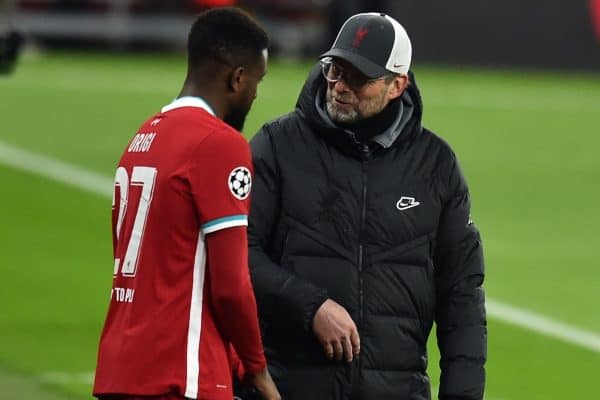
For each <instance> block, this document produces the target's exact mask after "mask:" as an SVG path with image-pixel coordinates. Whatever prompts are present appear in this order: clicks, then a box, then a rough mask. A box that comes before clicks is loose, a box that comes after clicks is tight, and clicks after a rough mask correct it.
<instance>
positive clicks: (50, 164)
mask: <svg viewBox="0 0 600 400" xmlns="http://www.w3.org/2000/svg"><path fill="white" fill-rule="evenodd" d="M0 163H2V164H5V165H8V166H9V167H13V168H16V169H21V170H24V171H27V172H31V173H33V174H36V175H41V176H43V177H45V178H49V179H52V180H54V181H58V182H61V183H66V184H67V185H70V186H74V187H76V188H79V189H83V190H85V191H87V192H91V193H95V194H99V195H103V196H109V197H110V196H112V188H113V180H112V179H109V178H107V177H106V176H104V175H101V174H98V173H96V172H92V171H88V170H86V169H84V168H81V167H79V166H76V165H73V164H69V163H66V162H63V161H60V160H57V159H55V158H50V157H46V156H42V155H38V154H35V153H32V152H29V151H27V150H22V149H19V148H18V147H15V146H12V145H10V144H7V143H4V142H0Z"/></svg>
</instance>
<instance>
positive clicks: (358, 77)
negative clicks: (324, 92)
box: [321, 57, 395, 90]
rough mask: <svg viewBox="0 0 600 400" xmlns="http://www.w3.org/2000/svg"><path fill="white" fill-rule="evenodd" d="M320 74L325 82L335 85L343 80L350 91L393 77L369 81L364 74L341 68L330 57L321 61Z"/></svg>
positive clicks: (385, 76) (386, 76)
mask: <svg viewBox="0 0 600 400" xmlns="http://www.w3.org/2000/svg"><path fill="white" fill-rule="evenodd" d="M321 72H322V73H323V76H324V77H325V79H326V80H327V82H329V83H336V82H338V81H339V80H340V79H343V80H344V82H345V83H346V84H347V85H348V86H350V88H351V89H352V90H359V89H361V88H362V87H363V86H365V85H369V84H372V83H375V82H377V81H380V80H382V79H385V78H389V77H390V76H393V75H395V74H389V75H384V76H380V77H379V78H372V79H369V78H368V77H366V76H365V75H364V74H362V73H360V72H358V71H352V70H349V69H346V68H344V67H342V66H341V65H339V64H338V63H336V62H335V61H333V59H332V58H331V57H326V58H324V59H322V60H321Z"/></svg>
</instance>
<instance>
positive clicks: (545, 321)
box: [486, 298, 600, 353]
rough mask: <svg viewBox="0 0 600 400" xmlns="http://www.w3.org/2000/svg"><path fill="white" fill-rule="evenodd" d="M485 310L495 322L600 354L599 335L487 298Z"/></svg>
mask: <svg viewBox="0 0 600 400" xmlns="http://www.w3.org/2000/svg"><path fill="white" fill-rule="evenodd" d="M486 309H487V313H488V315H490V316H492V317H494V318H495V319H497V320H500V321H503V322H507V323H509V324H512V325H516V326H519V327H521V328H524V329H529V330H531V331H534V332H537V333H540V334H542V335H546V336H550V337H553V338H555V339H560V340H562V341H564V342H567V343H571V344H574V345H577V346H580V347H583V348H585V349H588V350H592V351H594V352H596V353H600V335H598V334H595V333H593V332H591V331H586V330H583V329H580V328H576V327H574V326H571V325H568V324H566V323H564V322H560V321H556V320H553V319H550V318H548V317H545V316H543V315H540V314H536V313H533V312H531V311H526V310H523V309H522V308H517V307H514V306H510V305H508V304H504V303H500V302H499V301H496V300H492V299H489V298H488V299H487V300H486Z"/></svg>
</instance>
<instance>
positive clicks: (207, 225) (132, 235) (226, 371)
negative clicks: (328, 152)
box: [94, 97, 265, 400]
mask: <svg viewBox="0 0 600 400" xmlns="http://www.w3.org/2000/svg"><path fill="white" fill-rule="evenodd" d="M251 174H252V165H251V156H250V149H249V146H248V143H247V142H246V140H245V139H244V138H243V137H242V136H241V135H240V133H239V132H237V131H236V130H234V129H233V128H231V127H230V126H229V125H227V124H225V123H224V122H223V121H221V120H219V119H218V118H216V117H215V116H214V114H213V112H212V110H211V108H210V107H209V106H208V105H207V104H206V103H205V102H204V101H203V100H202V99H200V98H195V97H183V98H180V99H177V100H176V101H174V102H173V103H171V104H170V105H168V106H166V107H164V108H163V109H162V110H161V112H160V113H159V114H156V115H155V116H153V117H152V118H150V119H149V120H148V121H146V122H145V123H144V124H143V125H142V126H141V128H140V130H139V131H138V132H137V134H136V135H135V136H134V137H133V139H132V140H131V142H130V143H129V146H128V147H127V148H126V149H125V152H124V154H123V156H122V158H121V161H120V162H119V166H118V169H117V172H116V176H115V192H114V197H113V218H112V222H113V244H114V258H115V262H114V275H113V287H112V294H111V300H110V305H109V309H108V315H107V318H106V322H105V325H104V329H103V332H102V336H101V338H100V345H99V351H98V364H97V369H96V378H95V383H94V394H95V395H99V394H110V393H122V394H132V395H158V394H164V393H175V394H179V395H182V396H185V397H188V398H194V399H195V398H198V399H227V400H231V398H232V397H233V393H232V388H231V366H230V356H231V355H230V354H229V346H230V340H233V339H232V338H230V337H227V335H226V334H225V333H224V332H227V330H226V329H223V327H222V326H219V318H217V316H218V315H217V313H219V310H218V307H217V306H216V305H215V303H213V302H211V298H210V293H212V291H211V290H212V289H210V286H211V285H215V284H218V285H223V284H224V282H223V280H221V281H217V282H218V283H215V282H211V279H212V278H211V274H210V273H209V272H208V271H212V270H211V268H213V269H214V271H219V269H220V268H238V271H241V269H240V265H212V264H210V257H207V249H206V242H207V241H206V239H207V237H206V235H210V234H211V233H212V234H214V235H217V234H218V233H219V232H217V231H220V230H222V229H225V228H232V227H243V229H244V231H243V234H244V236H243V239H244V243H241V245H242V246H243V247H242V248H243V249H245V248H246V246H247V242H246V241H245V240H246V236H245V226H246V225H247V216H248V211H249V206H250V204H249V202H250V200H249V195H250V187H251V182H252V177H251ZM238 229H240V228H238ZM213 232H214V233H213ZM232 232H233V231H232ZM215 237H217V236H215ZM235 244H236V245H238V246H239V245H240V243H235ZM221 247H224V246H221ZM232 247H233V246H232ZM241 264H242V265H241V267H242V268H243V269H244V271H241V272H239V274H238V275H236V276H239V277H241V278H240V279H241V280H242V282H226V284H228V285H232V286H230V287H228V288H226V289H227V290H230V289H235V291H242V292H244V293H243V294H244V295H245V296H246V297H247V298H245V300H244V305H243V306H242V307H238V308H239V309H235V311H236V313H237V315H236V314H233V315H227V318H229V319H236V318H238V317H239V316H240V315H242V314H243V315H242V316H243V317H245V318H241V319H242V320H245V321H251V322H247V323H246V322H244V323H245V324H246V325H249V326H242V327H239V328H240V329H243V330H244V335H243V336H244V337H243V338H240V337H239V336H240V335H237V338H236V339H235V340H237V341H238V343H233V346H234V347H236V346H237V345H239V346H240V348H243V349H242V350H243V351H240V350H239V349H238V347H236V350H238V353H239V354H240V357H241V355H242V353H244V354H250V353H251V354H254V355H255V357H254V359H252V357H249V359H248V360H246V362H247V364H246V365H245V366H246V367H247V368H250V369H254V370H257V369H260V368H263V367H264V365H265V362H264V354H263V350H262V344H261V342H260V333H259V328H258V320H257V317H256V302H255V300H254V295H253V293H252V287H251V284H250V278H249V272H248V266H247V258H245V259H244V261H242V262H241ZM214 275H215V276H216V275H217V274H216V273H215V274H214ZM238 286H239V287H238ZM248 299H250V300H251V301H247V300H248ZM228 311H231V308H229V309H228ZM220 318H221V320H222V318H223V316H220ZM230 331H231V330H230ZM233 336H236V335H233ZM242 362H244V359H243V358H242Z"/></svg>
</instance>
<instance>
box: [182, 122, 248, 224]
mask: <svg viewBox="0 0 600 400" xmlns="http://www.w3.org/2000/svg"><path fill="white" fill-rule="evenodd" d="M252 173H253V172H252V162H251V155H250V147H249V145H248V142H246V140H245V139H244V138H243V137H242V135H241V134H239V133H237V132H233V131H229V130H221V131H217V132H214V133H212V134H211V135H209V136H208V137H206V138H205V139H204V140H203V141H202V142H201V143H200V144H199V145H198V147H197V148H196V150H195V151H194V153H193V156H192V159H191V160H190V166H189V179H190V182H191V191H192V196H193V200H194V203H195V205H196V209H197V210H198V214H199V217H200V225H201V229H202V232H203V233H204V234H209V233H212V232H216V231H218V230H220V229H225V228H230V227H234V226H247V225H248V212H249V210H250V190H251V188H252Z"/></svg>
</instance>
